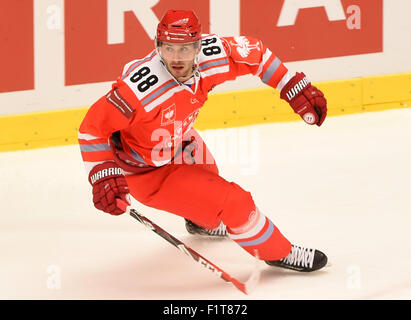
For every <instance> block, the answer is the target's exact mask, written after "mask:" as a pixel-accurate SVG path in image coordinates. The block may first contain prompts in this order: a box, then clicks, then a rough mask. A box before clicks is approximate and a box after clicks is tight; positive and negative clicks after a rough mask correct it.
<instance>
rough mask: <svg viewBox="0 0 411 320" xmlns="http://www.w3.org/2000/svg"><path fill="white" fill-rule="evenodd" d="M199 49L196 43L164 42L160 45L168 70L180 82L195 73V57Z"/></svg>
mask: <svg viewBox="0 0 411 320" xmlns="http://www.w3.org/2000/svg"><path fill="white" fill-rule="evenodd" d="M199 50H200V49H199V48H198V46H196V44H195V43H169V42H163V43H162V44H161V46H160V47H159V51H160V54H161V56H162V58H163V61H164V63H165V64H166V66H167V68H168V70H169V71H170V73H171V74H172V75H173V76H174V77H175V78H176V79H177V80H178V81H180V82H184V81H186V80H188V79H189V78H190V77H191V76H192V75H193V66H194V59H195V57H196V55H197V54H198V52H199Z"/></svg>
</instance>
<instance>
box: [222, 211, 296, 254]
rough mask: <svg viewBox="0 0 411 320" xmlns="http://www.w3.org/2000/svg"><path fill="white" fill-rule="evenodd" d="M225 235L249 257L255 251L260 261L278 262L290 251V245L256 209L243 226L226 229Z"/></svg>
mask: <svg viewBox="0 0 411 320" xmlns="http://www.w3.org/2000/svg"><path fill="white" fill-rule="evenodd" d="M227 233H228V236H229V237H230V238H231V239H232V240H234V241H235V242H236V243H237V244H238V245H240V246H241V247H242V248H243V249H244V250H246V251H247V252H248V253H250V254H251V255H255V251H256V250H257V253H258V256H259V258H260V259H261V260H280V259H282V258H284V257H286V256H287V255H288V254H289V253H290V251H291V243H290V242H289V241H288V240H287V239H286V238H285V237H284V236H283V235H282V234H281V232H280V230H279V229H278V228H277V227H276V226H274V224H273V222H272V221H271V220H270V219H268V218H267V217H266V216H265V215H264V214H263V213H261V212H260V210H258V208H255V210H253V211H252V212H251V214H250V216H249V218H248V221H247V222H246V223H245V224H243V225H241V226H238V227H235V228H227Z"/></svg>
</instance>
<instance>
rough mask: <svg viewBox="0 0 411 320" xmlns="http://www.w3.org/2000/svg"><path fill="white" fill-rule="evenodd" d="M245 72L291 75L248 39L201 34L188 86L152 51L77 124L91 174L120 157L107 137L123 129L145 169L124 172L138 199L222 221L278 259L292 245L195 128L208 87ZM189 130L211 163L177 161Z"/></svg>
mask: <svg viewBox="0 0 411 320" xmlns="http://www.w3.org/2000/svg"><path fill="white" fill-rule="evenodd" d="M247 74H253V75H255V76H258V77H260V78H261V80H262V81H263V82H264V83H266V84H267V85H269V86H271V87H273V88H276V89H281V88H282V87H283V86H284V85H285V84H286V83H287V82H288V80H289V79H290V78H291V76H290V75H289V73H288V71H287V68H286V67H285V66H284V65H283V63H282V62H281V61H280V59H279V58H278V57H276V56H275V54H274V53H273V52H271V51H270V50H269V49H268V48H267V47H265V46H264V44H263V43H262V42H261V41H259V40H257V39H253V38H250V37H244V36H241V37H222V38H220V37H218V36H216V35H203V36H202V47H201V53H200V54H199V56H198V69H197V70H196V71H195V73H194V76H193V77H192V78H191V79H190V80H189V81H187V82H186V83H184V84H182V83H179V82H178V81H176V80H175V78H174V77H173V76H172V75H171V74H170V73H169V72H168V70H167V68H166V67H165V65H164V63H163V62H162V60H161V58H160V56H159V55H158V53H157V51H155V50H154V51H152V52H151V53H149V54H148V55H147V56H146V57H144V58H143V59H139V60H134V61H131V62H130V63H128V64H127V65H126V66H125V67H124V70H123V74H122V76H121V77H120V78H119V79H118V80H117V81H116V82H115V83H114V84H113V88H112V90H111V91H110V92H109V93H108V94H106V95H105V96H103V97H102V98H100V99H99V100H98V101H97V102H96V103H94V104H93V105H92V106H91V108H90V109H89V111H88V112H87V115H86V116H85V118H84V120H83V122H82V124H81V126H80V129H79V143H80V148H81V154H82V157H83V160H84V162H85V164H86V168H87V170H88V172H90V170H91V169H92V168H93V167H94V166H95V165H97V164H99V163H102V162H106V161H117V160H118V159H116V160H115V159H114V157H113V151H112V150H111V147H110V144H109V139H110V136H111V135H112V134H113V133H114V132H116V131H119V132H120V136H121V144H122V148H123V150H124V151H125V153H126V154H127V155H128V157H129V159H131V160H132V161H133V162H134V163H135V164H137V169H138V166H140V167H142V168H140V169H141V172H138V170H137V171H134V172H131V171H130V172H129V173H128V174H127V175H126V180H127V183H128V186H129V190H130V194H131V195H132V196H133V197H134V198H135V199H137V200H138V201H139V202H141V203H143V204H145V205H147V206H151V207H154V208H157V209H159V210H164V211H167V212H171V213H174V214H177V215H180V216H183V217H185V218H187V219H190V220H191V221H194V222H195V223H197V224H199V225H202V226H204V227H207V228H214V227H217V226H218V225H219V224H220V222H221V221H222V222H223V223H224V224H225V225H226V226H227V229H228V231H229V236H230V237H231V238H232V239H233V240H234V241H236V242H237V243H238V244H239V245H240V246H241V247H242V248H244V249H245V250H246V251H247V252H249V253H250V254H254V250H255V249H258V251H259V256H260V258H261V259H262V260H277V259H281V258H283V257H285V256H286V255H287V254H288V253H289V252H290V250H291V244H290V243H289V241H288V240H287V239H286V238H285V237H283V236H282V234H281V233H280V231H279V230H278V228H276V227H275V226H274V224H273V223H272V222H271V221H270V220H269V219H268V218H267V217H266V216H265V215H264V214H262V213H261V212H260V211H259V210H258V209H257V208H256V206H255V204H254V201H253V199H252V196H251V194H250V193H249V192H247V191H245V190H244V189H242V188H241V187H240V186H239V185H237V184H236V183H234V182H228V181H226V180H225V179H224V178H222V177H221V176H220V175H219V174H218V169H217V166H216V165H215V163H214V162H213V163H212V164H210V161H209V160H210V159H212V160H213V158H212V156H211V154H210V152H209V150H208V149H207V147H206V146H205V144H204V143H203V142H202V140H201V137H200V136H199V135H198V134H197V133H196V132H195V130H194V129H192V126H193V124H194V121H195V119H196V118H197V115H198V113H199V111H200V109H201V107H202V106H203V105H204V103H205V101H206V100H207V96H208V93H209V91H211V90H212V89H213V87H214V86H216V85H218V84H220V83H223V82H225V81H227V80H234V79H235V78H236V77H238V76H242V75H247ZM187 84H190V85H191V87H189V86H188V85H187ZM221 108H224V106H221ZM188 135H190V136H193V137H194V138H195V139H196V141H197V142H199V144H200V148H199V150H198V152H196V156H197V155H199V154H200V156H205V157H206V161H200V162H199V163H197V161H196V163H195V164H192V165H190V164H186V163H181V162H179V164H176V161H173V157H175V156H176V153H177V151H178V149H179V147H180V146H181V142H182V140H184V139H185V137H186V136H188ZM203 159H204V158H203ZM126 161H127V160H126ZM126 171H127V170H126Z"/></svg>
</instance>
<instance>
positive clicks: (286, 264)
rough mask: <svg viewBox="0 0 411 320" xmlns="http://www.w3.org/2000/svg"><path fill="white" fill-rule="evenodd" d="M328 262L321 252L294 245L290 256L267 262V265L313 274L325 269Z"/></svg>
mask: <svg viewBox="0 0 411 320" xmlns="http://www.w3.org/2000/svg"><path fill="white" fill-rule="evenodd" d="M327 260H328V259H327V256H326V255H325V254H324V253H322V252H321V251H319V250H316V249H310V248H304V247H299V246H296V245H292V246H291V252H290V253H289V255H288V256H286V257H285V258H283V259H281V260H273V261H265V263H267V264H268V265H270V266H275V267H281V268H287V269H292V270H296V271H300V272H311V271H315V270H318V269H321V268H322V267H324V266H325V265H326V264H327Z"/></svg>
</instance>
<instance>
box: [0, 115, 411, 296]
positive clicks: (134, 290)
mask: <svg viewBox="0 0 411 320" xmlns="http://www.w3.org/2000/svg"><path fill="white" fill-rule="evenodd" d="M201 134H202V136H203V137H204V139H205V141H206V143H208V145H209V147H210V149H211V150H212V151H213V153H214V155H215V157H216V160H217V163H218V164H219V168H220V173H221V175H222V176H223V177H225V178H226V179H227V180H230V181H235V182H237V183H238V184H240V185H241V186H242V187H243V188H245V189H246V190H248V191H250V192H251V193H252V194H253V197H254V200H255V202H256V204H257V205H258V207H259V208H260V209H261V210H262V211H263V212H264V213H265V214H266V215H267V216H269V217H270V218H271V219H272V221H273V222H274V223H275V224H276V225H277V226H278V227H279V229H280V230H281V231H282V233H283V234H284V235H285V236H287V237H288V238H289V239H290V241H291V242H293V243H295V244H299V245H304V246H311V247H315V248H318V249H320V250H322V251H324V252H325V253H326V254H327V255H328V258H329V261H330V266H328V267H327V268H325V269H323V270H320V271H318V272H314V273H309V274H306V273H297V272H293V271H288V270H281V269H275V268H273V267H269V266H267V265H265V264H264V263H262V265H261V268H262V274H261V279H260V283H259V285H258V286H257V288H256V290H255V291H254V292H252V293H251V295H248V296H246V295H244V294H242V293H241V292H239V291H238V290H236V289H235V288H233V287H231V286H230V285H228V284H226V283H225V282H224V281H222V280H221V279H220V278H218V277H215V276H214V275H212V274H209V273H208V272H207V271H206V270H203V269H202V268H201V267H200V266H198V265H197V264H195V263H194V262H192V261H191V260H190V259H188V258H187V257H186V256H185V255H184V254H182V253H181V252H180V251H178V250H176V249H175V248H174V247H173V246H171V245H170V244H169V243H167V242H166V241H165V240H164V239H162V238H160V237H159V236H157V235H156V234H154V233H153V232H151V231H150V230H148V229H147V228H145V227H144V226H143V225H141V224H140V223H139V222H137V221H136V220H135V219H133V218H132V217H130V216H127V215H123V216H119V217H113V216H110V215H108V214H105V213H101V212H99V211H97V210H96V209H94V207H93V205H92V202H91V188H90V186H89V185H88V182H87V177H86V175H85V171H84V167H83V163H82V160H81V156H80V152H79V150H78V147H77V146H68V147H58V148H48V149H40V150H34V151H19V152H11V153H0V197H1V202H0V203H1V214H0V252H1V258H0V261H1V263H0V284H1V285H0V299H217V300H218V299H236V300H237V299H238V300H240V299H410V298H411V274H410V270H411V241H410V226H411V201H410V181H411V142H410V141H411V109H402V110H389V111H383V112H376V113H364V114H357V115H350V116H342V117H329V118H327V119H326V121H325V123H324V125H323V126H322V127H321V128H318V127H316V126H315V127H311V126H308V125H306V124H304V123H303V122H296V123H278V124H267V125H258V126H250V127H247V128H233V129H227V130H210V131H204V132H201ZM217 136H218V137H220V138H219V139H217V138H216V137H217ZM224 139H227V141H228V142H230V143H229V144H227V142H223V141H224ZM228 155H230V156H228ZM251 162H253V163H254V165H252V164H251ZM142 187H144V186H142ZM133 207H135V208H136V209H138V210H140V211H141V212H142V213H143V214H144V215H145V216H147V217H148V218H150V219H152V220H153V221H154V222H155V223H157V224H158V225H159V226H161V227H163V228H164V229H166V230H167V231H169V232H170V233H171V234H173V235H174V236H176V237H177V238H179V239H180V240H182V241H183V242H185V243H186V244H187V245H189V246H190V247H192V248H193V249H194V250H196V251H198V252H199V253H200V254H202V255H203V256H205V257H206V258H208V259H209V260H211V261H212V262H214V263H215V264H216V265H218V266H220V267H222V268H223V269H225V270H226V271H227V272H228V273H230V274H231V275H232V276H234V277H236V278H238V279H241V280H245V279H246V278H247V277H248V276H249V274H250V272H251V269H252V268H253V259H252V258H251V256H249V255H248V254H247V253H245V252H244V251H243V250H242V249H241V248H240V247H238V246H237V245H236V244H235V243H233V242H231V241H230V240H216V239H214V240H213V239H203V238H201V237H195V236H192V235H189V234H187V232H186V231H185V228H184V221H183V219H182V218H180V217H177V216H174V215H172V214H168V213H164V212H161V211H157V210H154V209H151V208H148V207H145V206H142V205H141V204H139V203H137V202H133Z"/></svg>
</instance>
